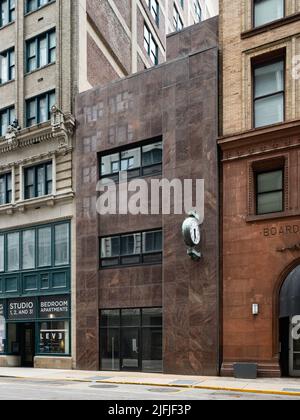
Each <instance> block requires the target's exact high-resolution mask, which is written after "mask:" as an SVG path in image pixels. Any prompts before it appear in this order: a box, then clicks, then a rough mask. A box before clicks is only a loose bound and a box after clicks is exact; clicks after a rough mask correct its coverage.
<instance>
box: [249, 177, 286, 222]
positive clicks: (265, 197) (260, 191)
mask: <svg viewBox="0 0 300 420" xmlns="http://www.w3.org/2000/svg"><path fill="white" fill-rule="evenodd" d="M283 181H284V171H283V169H280V170H276V171H269V172H262V173H258V174H257V175H256V189H257V214H258V215H261V214H269V213H278V212H282V211H283V210H284V182H283Z"/></svg>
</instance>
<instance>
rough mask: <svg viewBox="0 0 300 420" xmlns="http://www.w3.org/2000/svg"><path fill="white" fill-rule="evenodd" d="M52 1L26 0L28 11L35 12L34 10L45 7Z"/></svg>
mask: <svg viewBox="0 0 300 420" xmlns="http://www.w3.org/2000/svg"><path fill="white" fill-rule="evenodd" d="M52 1H53V0H26V9H25V10H26V13H30V12H33V11H34V10H37V9H39V8H40V7H43V6H45V5H46V4H48V3H51V2H52Z"/></svg>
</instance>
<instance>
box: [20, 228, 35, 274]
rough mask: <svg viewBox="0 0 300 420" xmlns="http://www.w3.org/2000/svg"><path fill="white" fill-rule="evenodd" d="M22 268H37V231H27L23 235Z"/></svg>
mask: <svg viewBox="0 0 300 420" xmlns="http://www.w3.org/2000/svg"><path fill="white" fill-rule="evenodd" d="M22 250H23V253H22V268H23V270H30V269H33V268H35V230H25V231H24V232H23V233H22Z"/></svg>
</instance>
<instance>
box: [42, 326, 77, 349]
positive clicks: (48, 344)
mask: <svg viewBox="0 0 300 420" xmlns="http://www.w3.org/2000/svg"><path fill="white" fill-rule="evenodd" d="M39 333H40V339H39V353H40V354H57V355H60V354H70V322H69V321H47V322H41V323H40V324H39Z"/></svg>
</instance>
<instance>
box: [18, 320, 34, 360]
mask: <svg viewBox="0 0 300 420" xmlns="http://www.w3.org/2000/svg"><path fill="white" fill-rule="evenodd" d="M19 334H20V335H19V337H20V351H21V364H22V367H33V366H34V356H35V325H34V324H33V323H30V324H29V323H28V324H19Z"/></svg>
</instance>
